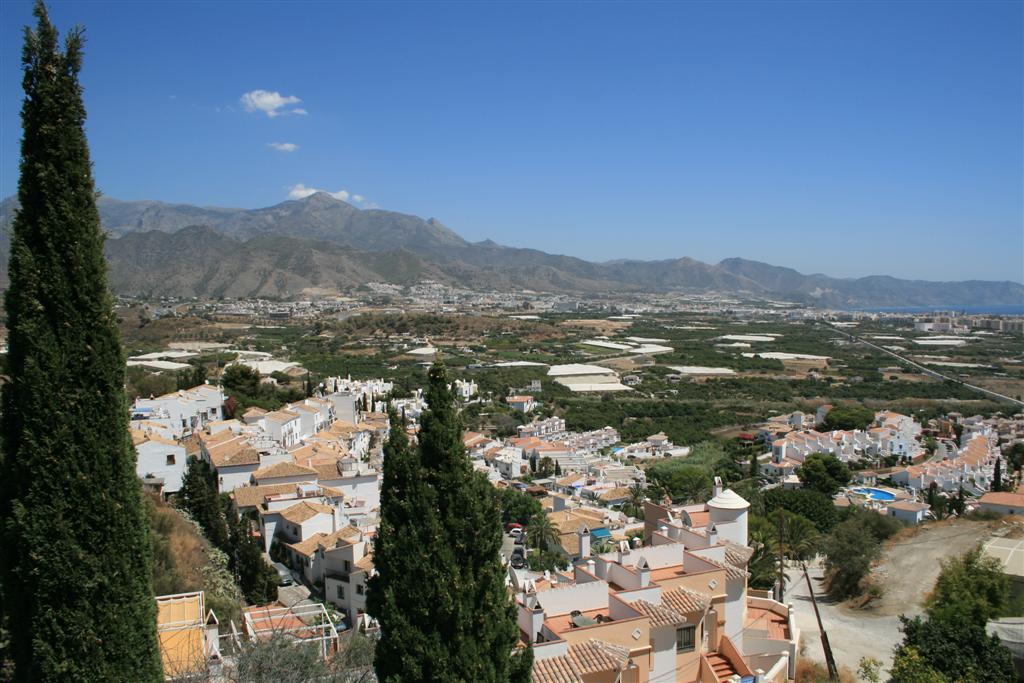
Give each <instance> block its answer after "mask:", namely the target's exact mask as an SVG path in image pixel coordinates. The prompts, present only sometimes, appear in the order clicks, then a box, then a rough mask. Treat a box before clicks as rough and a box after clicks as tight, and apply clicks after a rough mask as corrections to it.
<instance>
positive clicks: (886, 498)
mask: <svg viewBox="0 0 1024 683" xmlns="http://www.w3.org/2000/svg"><path fill="white" fill-rule="evenodd" d="M853 492H854V493H859V494H860V495H862V496H867V497H868V498H870V499H871V500H880V501H882V502H885V503H888V502H891V501H894V500H896V496H894V495H892V494H891V493H889V492H888V491H883V490H882V489H873V488H870V487H861V488H858V489H853Z"/></svg>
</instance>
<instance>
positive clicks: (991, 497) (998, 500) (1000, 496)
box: [981, 491, 1024, 507]
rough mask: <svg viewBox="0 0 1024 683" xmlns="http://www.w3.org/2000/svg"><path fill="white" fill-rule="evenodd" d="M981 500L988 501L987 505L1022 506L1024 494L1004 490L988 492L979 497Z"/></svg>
mask: <svg viewBox="0 0 1024 683" xmlns="http://www.w3.org/2000/svg"><path fill="white" fill-rule="evenodd" d="M981 502H982V503H988V504H989V505H1010V506H1013V507H1024V494H1020V493H1008V492H1006V491H999V492H995V493H993V492H989V493H986V494H985V495H983V496H982V497H981Z"/></svg>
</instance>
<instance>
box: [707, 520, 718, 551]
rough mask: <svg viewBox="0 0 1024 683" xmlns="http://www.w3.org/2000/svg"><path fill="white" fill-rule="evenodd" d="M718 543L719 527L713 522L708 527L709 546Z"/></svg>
mask: <svg viewBox="0 0 1024 683" xmlns="http://www.w3.org/2000/svg"><path fill="white" fill-rule="evenodd" d="M713 545H718V527H716V526H715V525H714V524H712V525H711V526H710V527H708V546H709V547H710V546H713Z"/></svg>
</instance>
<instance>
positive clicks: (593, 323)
mask: <svg viewBox="0 0 1024 683" xmlns="http://www.w3.org/2000/svg"><path fill="white" fill-rule="evenodd" d="M559 324H560V325H562V326H564V327H575V328H578V329H582V330H591V331H593V332H597V333H598V334H603V335H609V334H614V333H615V332H618V331H619V330H624V329H626V328H628V327H629V326H630V325H632V324H633V323H631V322H626V321H622V320H565V321H563V322H561V323H559Z"/></svg>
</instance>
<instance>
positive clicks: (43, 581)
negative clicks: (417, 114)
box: [0, 1, 163, 683]
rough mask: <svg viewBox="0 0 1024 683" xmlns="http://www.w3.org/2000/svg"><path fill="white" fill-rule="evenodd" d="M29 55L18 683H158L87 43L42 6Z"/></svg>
mask: <svg viewBox="0 0 1024 683" xmlns="http://www.w3.org/2000/svg"><path fill="white" fill-rule="evenodd" d="M34 14H35V16H36V18H37V20H38V23H37V26H36V29H35V30H34V31H32V30H27V31H26V33H25V45H24V50H23V53H22V60H23V69H24V78H23V85H24V89H25V100H24V102H23V105H22V126H23V129H24V130H23V137H22V143H21V177H20V180H19V184H18V201H19V203H20V209H19V211H18V213H17V214H16V216H15V219H14V226H13V230H12V234H11V244H10V285H9V288H8V290H7V293H6V298H5V303H6V308H7V329H8V343H9V353H8V356H7V372H8V375H9V378H10V380H9V381H8V383H7V384H5V385H4V387H3V418H2V419H3V456H2V462H0V487H2V489H0V520H2V525H3V526H2V538H0V546H2V547H3V553H2V560H0V561H2V563H3V567H2V568H3V588H4V609H5V611H6V613H7V618H8V626H9V629H10V654H11V659H12V662H13V665H14V677H15V679H17V680H33V681H61V682H62V683H63V682H67V681H160V680H163V675H162V672H161V665H160V657H159V650H158V647H157V638H156V616H155V613H156V605H155V602H154V600H153V587H152V574H151V571H150V564H151V557H150V553H151V548H150V541H149V529H148V522H147V518H146V515H145V513H144V509H143V505H142V498H141V489H140V487H139V482H138V480H137V478H136V475H135V456H134V452H133V450H132V447H131V442H130V440H129V438H128V415H127V410H126V407H127V401H126V397H125V392H124V381H125V366H124V358H123V356H122V351H121V343H120V339H119V336H118V332H117V325H116V318H115V316H114V310H113V302H112V298H111V296H110V292H109V290H108V288H107V276H106V263H105V261H104V258H103V233H102V232H101V230H100V219H99V213H98V211H97V209H96V192H95V189H94V186H93V180H92V172H91V167H90V162H89V150H88V144H87V142H86V138H85V131H84V123H85V108H84V106H83V103H82V92H81V87H80V85H79V83H78V72H79V70H80V68H81V66H82V45H83V39H82V35H81V32H80V31H79V30H77V29H76V30H73V31H71V32H70V33H69V34H68V35H67V36H66V38H65V41H64V46H63V49H62V48H61V46H60V43H59V37H58V33H57V30H56V28H55V27H54V26H53V25H52V24H51V23H50V21H49V18H48V16H47V12H46V8H45V6H44V5H43V4H42V2H41V1H40V2H37V4H36V6H35V10H34Z"/></svg>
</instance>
